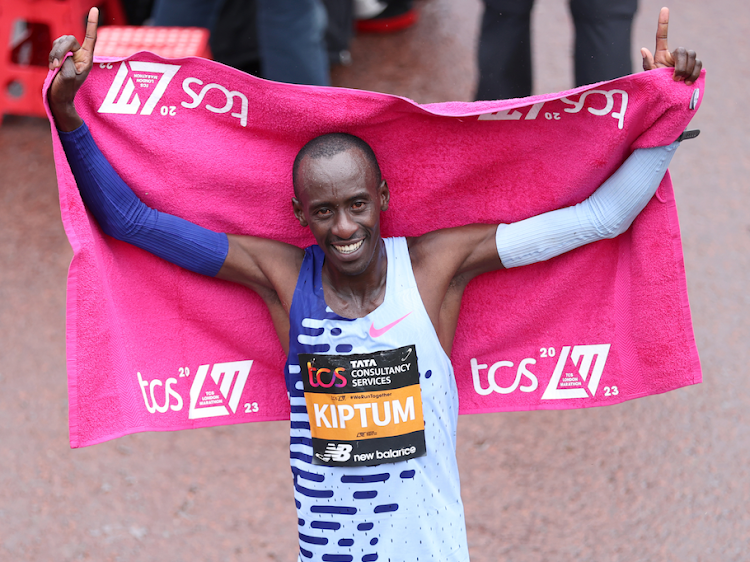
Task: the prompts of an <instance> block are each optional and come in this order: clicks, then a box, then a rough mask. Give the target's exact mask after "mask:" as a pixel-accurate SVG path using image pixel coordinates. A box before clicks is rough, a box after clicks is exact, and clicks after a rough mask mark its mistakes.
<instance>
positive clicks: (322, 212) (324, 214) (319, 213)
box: [315, 207, 333, 219]
mask: <svg viewBox="0 0 750 562" xmlns="http://www.w3.org/2000/svg"><path fill="white" fill-rule="evenodd" d="M332 213H333V211H331V209H328V208H326V207H323V208H320V209H317V210H316V211H315V216H316V217H318V218H321V219H325V218H328V217H330V216H331V214H332Z"/></svg>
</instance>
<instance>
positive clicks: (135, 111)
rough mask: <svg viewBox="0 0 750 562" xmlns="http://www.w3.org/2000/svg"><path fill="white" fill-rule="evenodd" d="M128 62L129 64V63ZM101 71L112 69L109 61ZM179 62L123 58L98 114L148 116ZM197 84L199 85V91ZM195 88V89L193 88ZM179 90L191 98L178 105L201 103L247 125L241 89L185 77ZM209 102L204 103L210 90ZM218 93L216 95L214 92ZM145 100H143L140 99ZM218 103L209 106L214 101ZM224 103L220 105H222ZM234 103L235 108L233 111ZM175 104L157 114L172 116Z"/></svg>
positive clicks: (197, 105)
mask: <svg viewBox="0 0 750 562" xmlns="http://www.w3.org/2000/svg"><path fill="white" fill-rule="evenodd" d="M128 64H129V66H128ZM99 67H100V68H101V69H103V70H111V69H112V68H114V65H112V63H101V64H100V65H99ZM180 68H181V65H179V64H165V63H160V62H143V61H135V60H132V61H130V62H129V63H128V62H127V61H123V62H121V63H120V66H119V67H118V68H117V73H116V74H115V77H114V79H113V81H112V85H111V86H110V87H109V90H108V91H107V95H106V96H105V97H104V101H103V102H102V104H101V106H99V110H98V112H99V113H116V114H120V115H151V114H152V113H153V112H154V110H155V109H156V107H157V105H158V104H159V102H160V101H161V99H162V96H164V92H166V91H167V86H169V84H170V82H171V81H172V78H174V77H175V75H176V74H177V71H178V70H180ZM196 86H201V88H200V90H199V89H198V88H197V87H196ZM193 88H195V89H193ZM182 89H183V91H184V92H185V93H186V94H187V95H188V97H189V98H190V101H182V102H180V106H181V107H184V108H187V109H195V108H197V107H199V106H201V104H203V106H204V107H205V108H206V109H207V110H208V111H210V112H212V113H228V112H230V111H233V110H234V111H233V112H232V113H231V114H230V115H231V116H232V117H236V118H237V119H239V120H240V125H242V126H243V127H246V126H247V113H248V101H247V96H245V94H243V93H241V92H235V91H230V90H228V89H227V88H225V87H224V86H222V85H220V84H205V85H204V84H203V81H201V80H199V79H198V78H192V77H190V78H185V80H183V82H182ZM211 91H214V92H215V93H213V94H212V95H210V96H209V101H206V102H205V103H204V100H205V98H206V97H207V95H208V94H209V92H211ZM217 93H218V95H217ZM143 100H145V101H143ZM217 102H220V103H219V104H218V105H212V104H217ZM221 103H223V105H221ZM235 105H237V106H238V107H237V108H236V110H235ZM177 110H178V107H177V106H174V105H171V106H170V105H161V106H159V111H158V113H159V114H160V115H163V116H174V115H176V114H177Z"/></svg>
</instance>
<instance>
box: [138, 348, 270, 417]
mask: <svg viewBox="0 0 750 562" xmlns="http://www.w3.org/2000/svg"><path fill="white" fill-rule="evenodd" d="M252 366H253V362H252V360H246V361H234V362H231V363H216V364H215V365H213V367H211V365H201V366H200V367H198V371H197V372H196V374H195V377H194V378H193V381H192V383H191V384H190V389H189V402H190V406H189V409H188V419H191V420H195V419H202V418H213V417H217V416H228V415H229V414H230V411H231V413H232V414H235V413H237V409H238V407H239V405H240V400H241V399H242V393H243V391H244V390H245V384H246V383H247V378H248V375H249V374H250V369H251V368H252ZM209 369H210V372H209ZM189 377H190V371H189V370H188V369H186V368H182V369H180V376H179V380H178V378H177V377H170V378H168V379H167V380H166V381H165V382H162V381H161V380H159V379H151V380H150V381H149V380H147V379H145V378H144V377H143V375H141V373H140V372H139V373H137V378H138V386H139V387H140V390H141V395H142V396H143V402H144V403H145V405H146V410H148V412H149V413H150V414H155V413H160V414H164V413H166V412H167V411H168V410H172V411H175V412H179V411H180V410H182V408H183V406H184V400H183V397H185V394H187V393H188V392H186V391H187V384H185V383H187V382H188V380H189ZM183 381H184V383H183ZM257 411H258V404H257V402H252V403H250V402H247V403H245V404H244V412H245V413H255V412H257Z"/></svg>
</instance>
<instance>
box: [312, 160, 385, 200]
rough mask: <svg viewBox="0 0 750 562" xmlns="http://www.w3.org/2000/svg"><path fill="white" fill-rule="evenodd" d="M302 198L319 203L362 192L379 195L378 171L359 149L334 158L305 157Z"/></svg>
mask: <svg viewBox="0 0 750 562" xmlns="http://www.w3.org/2000/svg"><path fill="white" fill-rule="evenodd" d="M299 187H300V193H299V196H300V197H304V198H305V199H308V200H309V199H318V198H328V197H336V198H338V197H341V196H345V195H347V194H353V193H356V192H361V191H371V192H372V193H376V192H377V187H378V186H377V180H376V175H375V171H374V170H373V168H372V166H371V164H370V162H369V161H368V159H367V158H366V157H365V155H364V154H363V153H362V151H361V150H360V149H358V148H356V147H353V148H349V149H347V150H345V151H342V152H339V153H337V154H334V155H333V156H331V157H326V156H321V157H319V158H311V157H309V156H305V157H304V158H303V159H302V161H301V162H300V168H299Z"/></svg>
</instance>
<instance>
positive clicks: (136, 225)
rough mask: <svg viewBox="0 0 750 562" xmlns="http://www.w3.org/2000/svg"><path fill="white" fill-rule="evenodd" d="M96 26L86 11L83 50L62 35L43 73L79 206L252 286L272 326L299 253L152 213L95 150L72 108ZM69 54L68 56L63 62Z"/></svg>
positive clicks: (125, 232) (105, 225)
mask: <svg viewBox="0 0 750 562" xmlns="http://www.w3.org/2000/svg"><path fill="white" fill-rule="evenodd" d="M97 23H98V10H97V9H96V8H92V9H91V11H90V12H89V18H88V23H87V26H86V38H85V40H84V42H83V45H80V44H79V43H78V41H77V40H76V39H75V37H73V36H64V37H61V38H59V39H57V40H56V41H55V43H54V45H53V47H52V51H51V52H50V56H49V63H50V69H56V68H60V71H59V72H58V74H57V76H56V77H55V79H54V81H53V82H52V84H51V86H50V89H49V93H48V98H49V103H50V108H51V110H52V115H53V117H54V120H55V125H56V127H57V128H58V130H59V132H60V139H61V142H62V145H63V148H64V149H65V153H66V156H67V158H68V162H69V164H70V167H71V170H72V172H73V175H74V177H75V179H76V183H77V184H78V188H79V191H80V193H81V197H82V198H83V201H84V203H85V204H86V207H87V208H88V209H89V211H90V212H91V213H92V214H93V215H94V217H95V218H96V220H97V222H98V223H99V226H100V227H101V228H102V230H103V231H104V232H105V233H106V234H108V235H110V236H112V237H114V238H117V239H118V240H123V241H125V242H129V243H131V244H134V245H136V246H138V247H140V248H142V249H144V250H147V251H149V252H151V253H153V254H155V255H157V256H159V257H161V258H163V259H165V260H168V261H170V262H172V263H175V264H177V265H179V266H180V267H184V268H186V269H189V270H191V271H195V272H197V273H201V274H204V275H209V276H216V277H219V278H222V279H227V280H230V281H234V282H237V283H241V284H243V285H246V286H247V287H250V288H252V289H253V290H255V291H256V292H258V294H260V295H261V297H263V299H264V301H265V302H266V303H267V304H268V305H269V307H271V308H272V314H273V315H274V320H275V321H276V317H277V316H279V317H282V316H283V314H282V312H283V311H285V310H288V303H290V302H291V297H292V294H293V292H294V284H293V282H294V280H295V279H296V278H297V275H296V273H297V272H298V271H299V267H300V264H301V262H302V257H303V254H304V253H303V251H302V250H300V249H299V248H297V247H295V246H291V245H289V244H284V243H282V242H278V241H273V240H266V239H262V238H255V237H250V236H227V235H226V234H224V233H219V232H214V231H212V230H209V229H206V228H203V227H201V226H199V225H196V224H193V223H191V222H189V221H186V220H183V219H181V218H179V217H175V216H173V215H169V214H167V213H161V212H159V211H156V210H155V209H151V208H149V207H148V206H147V205H146V204H145V203H143V202H142V201H141V200H140V199H139V198H138V197H137V196H136V195H135V193H133V191H132V190H131V189H130V187H129V186H128V185H126V184H125V182H124V181H123V180H122V179H121V178H120V177H119V175H118V174H117V172H116V171H115V170H114V169H113V168H112V166H111V165H110V164H109V162H108V161H107V160H106V158H105V157H104V155H103V154H102V152H101V151H100V150H99V147H98V146H97V145H96V142H95V141H94V139H93V137H92V136H91V134H90V132H89V130H88V127H87V126H86V124H85V123H84V122H83V120H82V119H81V117H80V116H79V114H78V112H77V111H76V108H75V104H74V100H75V96H76V93H77V92H78V90H79V88H80V87H81V85H82V84H83V82H84V81H85V80H86V77H87V76H88V74H89V72H90V70H91V68H92V66H93V57H94V47H95V44H96V29H97ZM68 52H72V55H71V56H69V57H67V58H65V56H66V54H67V53H68ZM289 279H291V280H292V281H291V282H290V281H289ZM274 307H275V308H280V310H273V308H274ZM282 309H283V310H282ZM284 332H285V330H284V329H283V326H281V330H280V333H284Z"/></svg>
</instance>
